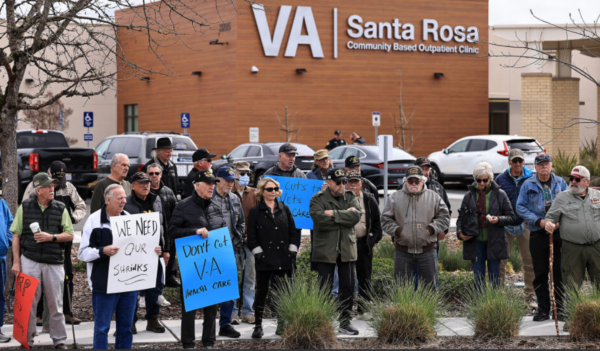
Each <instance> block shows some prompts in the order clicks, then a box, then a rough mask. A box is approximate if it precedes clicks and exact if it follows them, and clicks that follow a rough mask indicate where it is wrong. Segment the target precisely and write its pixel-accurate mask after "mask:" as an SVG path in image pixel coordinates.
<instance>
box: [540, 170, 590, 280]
mask: <svg viewBox="0 0 600 351" xmlns="http://www.w3.org/2000/svg"><path fill="white" fill-rule="evenodd" d="M569 183H570V185H569V190H568V191H565V192H562V193H560V194H558V195H557V196H556V199H555V200H554V202H553V203H552V207H550V210H549V211H548V213H546V225H545V228H546V230H547V231H548V232H550V233H552V232H553V231H555V230H556V228H557V227H558V226H559V225H560V235H561V237H562V240H563V244H562V267H563V272H564V274H565V276H564V277H563V280H565V281H566V282H569V281H573V282H574V283H575V284H577V287H581V283H582V282H583V279H584V277H585V273H586V271H587V274H588V275H589V277H590V279H591V281H592V284H593V285H598V284H600V254H599V252H600V191H598V190H596V189H592V188H590V187H589V186H590V171H589V170H588V169H587V168H585V167H584V166H575V167H574V168H573V170H572V171H571V175H570V176H569Z"/></svg>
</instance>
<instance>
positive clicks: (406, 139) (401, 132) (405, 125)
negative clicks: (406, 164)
mask: <svg viewBox="0 0 600 351" xmlns="http://www.w3.org/2000/svg"><path fill="white" fill-rule="evenodd" d="M397 74H398V75H399V76H400V98H399V101H398V115H396V114H395V113H392V114H391V117H392V121H393V122H394V137H395V139H396V140H397V143H396V145H398V147H399V148H401V149H402V150H404V151H406V152H411V150H412V148H413V146H414V145H415V139H416V138H418V137H419V136H420V135H421V134H420V133H419V135H417V137H416V138H415V136H414V134H413V129H412V118H413V117H414V115H415V111H412V112H411V113H410V114H408V115H407V114H406V112H404V110H405V109H404V99H403V96H402V92H403V82H402V79H403V76H404V73H402V72H397Z"/></svg>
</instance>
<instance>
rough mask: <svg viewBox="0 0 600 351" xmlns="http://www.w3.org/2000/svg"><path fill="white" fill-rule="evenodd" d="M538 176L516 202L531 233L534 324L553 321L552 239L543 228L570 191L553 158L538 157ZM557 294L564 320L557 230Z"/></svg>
mask: <svg viewBox="0 0 600 351" xmlns="http://www.w3.org/2000/svg"><path fill="white" fill-rule="evenodd" d="M535 170H536V175H535V176H533V177H531V178H529V179H527V180H526V181H525V183H523V185H522V186H521V191H520V192H519V197H518V199H517V214H518V215H519V216H520V217H521V218H523V220H525V222H526V223H527V226H528V227H529V230H530V231H531V233H530V236H529V251H530V253H531V260H532V262H533V272H534V274H535V277H534V278H533V288H534V289H535V295H536V297H537V302H538V310H537V314H536V315H535V316H533V320H534V321H535V322H541V321H545V320H548V319H550V290H549V285H548V275H549V274H550V267H549V264H548V262H549V260H550V238H549V235H548V234H547V233H546V230H545V229H544V227H545V225H546V220H545V218H546V213H547V212H548V210H549V209H550V207H552V203H553V202H554V199H555V198H556V196H557V195H558V194H559V193H561V192H563V191H565V190H567V189H568V188H569V187H568V185H567V182H565V181H564V179H562V178H561V177H558V176H557V175H555V174H553V173H552V158H551V157H550V155H548V154H541V155H538V156H536V157H535ZM552 239H553V245H554V262H553V263H552V266H553V267H552V268H553V271H554V272H553V273H554V292H555V297H556V305H557V315H558V318H559V319H563V320H564V317H563V315H562V311H563V303H562V302H563V293H564V291H563V279H562V269H561V268H562V264H561V248H562V238H561V234H560V232H559V230H554V236H553V238H552Z"/></svg>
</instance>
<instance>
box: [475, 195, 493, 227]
mask: <svg viewBox="0 0 600 351" xmlns="http://www.w3.org/2000/svg"><path fill="white" fill-rule="evenodd" d="M490 191H492V187H491V186H487V187H486V188H485V189H483V190H479V188H477V193H478V194H479V198H478V199H477V213H478V215H479V228H486V227H487V220H486V218H485V216H486V210H485V198H486V196H487V194H489V193H490Z"/></svg>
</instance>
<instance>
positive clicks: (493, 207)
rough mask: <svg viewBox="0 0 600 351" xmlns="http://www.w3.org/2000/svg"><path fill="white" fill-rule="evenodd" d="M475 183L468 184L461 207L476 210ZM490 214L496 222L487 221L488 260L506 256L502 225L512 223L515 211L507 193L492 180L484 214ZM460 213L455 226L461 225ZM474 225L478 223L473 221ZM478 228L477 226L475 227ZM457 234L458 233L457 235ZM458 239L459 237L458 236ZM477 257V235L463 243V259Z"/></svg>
mask: <svg viewBox="0 0 600 351" xmlns="http://www.w3.org/2000/svg"><path fill="white" fill-rule="evenodd" d="M475 189H476V185H475V183H474V184H471V185H469V192H468V193H467V194H466V195H465V197H464V198H463V202H462V205H461V208H463V207H465V206H466V207H469V208H470V209H471V210H472V211H477V208H476V204H477V193H476V192H477V191H476V190H475ZM487 214H489V215H492V216H497V217H498V223H496V224H492V223H490V222H487V230H488V244H487V258H488V260H504V259H507V258H508V254H509V250H508V242H507V241H506V235H505V234H504V226H507V225H511V224H513V222H514V220H515V213H514V212H513V208H512V206H511V205H510V200H509V199H508V195H506V193H505V192H504V190H502V189H500V186H498V184H496V182H494V181H492V193H491V195H490V204H489V208H488V213H486V215H487ZM461 220H462V217H461V215H459V216H458V221H457V222H456V228H460V227H461ZM475 225H477V226H478V225H479V224H478V223H477V222H475ZM477 230H479V228H477ZM457 236H458V235H457ZM459 240H460V237H459ZM476 258H477V237H474V238H471V239H469V240H467V241H465V242H464V244H463V259H465V260H475V259H476Z"/></svg>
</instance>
